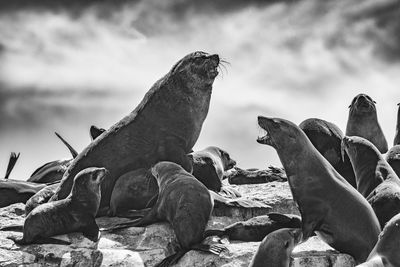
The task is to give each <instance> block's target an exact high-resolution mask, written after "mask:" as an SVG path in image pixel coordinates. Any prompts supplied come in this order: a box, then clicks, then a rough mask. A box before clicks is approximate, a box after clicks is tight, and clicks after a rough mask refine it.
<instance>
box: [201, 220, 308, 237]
mask: <svg viewBox="0 0 400 267" xmlns="http://www.w3.org/2000/svg"><path fill="white" fill-rule="evenodd" d="M300 227H301V218H300V216H298V215H293V214H287V215H286V214H280V213H269V214H267V215H261V216H256V217H253V218H251V219H249V220H247V221H242V222H236V223H234V224H231V225H229V226H227V227H225V228H223V229H221V230H217V229H208V230H206V231H205V232H204V236H205V237H208V236H212V235H216V236H219V237H222V236H228V238H229V239H230V240H242V241H245V242H259V241H261V240H263V239H264V237H266V236H267V235H268V234H269V233H271V232H273V231H275V230H278V229H281V228H300Z"/></svg>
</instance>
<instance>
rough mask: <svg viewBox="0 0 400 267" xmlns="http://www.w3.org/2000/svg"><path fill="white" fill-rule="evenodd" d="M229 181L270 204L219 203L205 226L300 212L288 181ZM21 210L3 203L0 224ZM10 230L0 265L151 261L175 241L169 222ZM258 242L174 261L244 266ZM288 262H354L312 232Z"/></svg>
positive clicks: (19, 218) (0, 244)
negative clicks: (19, 238)
mask: <svg viewBox="0 0 400 267" xmlns="http://www.w3.org/2000/svg"><path fill="white" fill-rule="evenodd" d="M233 187H234V188H235V189H237V190H238V191H239V192H240V193H241V194H242V195H243V196H244V198H246V199H249V200H253V201H259V202H261V203H264V204H266V205H268V208H263V209H254V208H251V207H250V208H247V209H244V208H236V207H220V208H219V209H220V210H218V209H216V210H214V212H213V216H212V218H211V219H210V221H209V223H208V227H210V228H211V227H212V228H223V227H225V226H227V225H229V224H231V223H234V222H237V221H239V220H243V219H249V218H251V217H252V216H256V215H261V214H266V213H268V212H270V211H277V212H282V213H295V214H299V213H298V211H297V209H296V206H295V203H294V202H293V200H292V198H291V193H290V190H289V187H288V184H287V183H286V182H272V183H266V184H258V185H234V186H233ZM217 215H218V216H217ZM221 215H229V216H221ZM24 216H25V215H24V204H14V205H11V206H8V207H5V208H2V209H0V226H5V225H10V224H23V220H24ZM96 221H97V223H98V225H99V227H100V228H101V227H108V226H111V225H114V224H117V223H121V222H124V221H127V219H124V218H108V217H102V218H97V219H96ZM10 235H21V233H18V232H5V231H0V266H21V265H30V266H32V265H33V266H138V267H142V266H143V267H145V266H154V265H155V264H156V263H158V262H160V261H161V260H162V259H164V258H165V257H166V256H167V255H170V254H172V253H173V252H174V251H175V250H176V245H177V241H176V239H175V235H174V233H173V230H172V228H171V227H170V225H169V224H168V223H157V224H153V225H150V226H148V227H131V228H127V229H122V230H119V231H115V232H114V233H107V232H103V233H102V235H101V238H100V241H99V242H98V243H97V244H96V243H93V242H91V241H89V240H88V239H86V238H85V237H83V236H82V234H80V233H71V234H67V235H61V236H58V237H57V238H60V239H63V240H68V241H70V242H71V243H73V244H72V245H70V246H64V245H50V244H46V245H29V246H18V245H15V244H14V242H13V241H11V240H9V239H7V236H10ZM214 240H216V239H215V237H214ZM208 241H209V240H208ZM223 241H225V242H227V240H223ZM258 245H259V242H236V241H235V242H233V241H232V242H231V243H229V241H228V242H227V244H226V246H227V248H228V249H229V252H224V253H223V254H221V256H220V257H218V256H216V255H213V254H209V253H204V252H199V251H189V252H188V253H187V254H186V255H185V256H184V257H183V258H182V259H181V260H180V261H179V262H178V264H177V265H176V266H224V267H228V266H230V267H236V266H248V264H249V262H250V260H251V258H252V256H253V254H254V253H255V251H256V250H257V248H258ZM291 266H296V267H299V266H323V267H325V266H327V267H328V266H354V262H353V261H352V258H351V257H350V256H348V255H345V254H340V253H338V252H336V251H334V250H333V249H332V248H330V247H329V246H327V245H326V244H324V243H323V242H322V241H320V240H318V238H316V237H314V238H311V239H310V240H309V241H307V242H306V243H304V244H301V245H300V246H298V247H296V248H295V250H294V252H293V260H292V265H291Z"/></svg>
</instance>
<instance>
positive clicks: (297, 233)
mask: <svg viewBox="0 0 400 267" xmlns="http://www.w3.org/2000/svg"><path fill="white" fill-rule="evenodd" d="M301 236H302V232H301V229H292V228H283V229H279V230H276V231H274V232H272V233H270V234H268V235H267V236H266V237H265V238H264V239H263V241H262V242H261V244H260V246H259V247H258V250H257V252H256V254H254V256H253V259H252V260H251V263H250V265H249V267H265V266H274V267H289V265H290V255H291V254H292V251H293V249H294V247H295V246H296V245H297V244H298V243H299V242H300V240H301Z"/></svg>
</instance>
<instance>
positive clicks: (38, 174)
mask: <svg viewBox="0 0 400 267" xmlns="http://www.w3.org/2000/svg"><path fill="white" fill-rule="evenodd" d="M55 134H56V136H57V137H58V138H59V139H60V140H61V141H62V142H63V143H64V145H66V146H67V148H68V150H69V151H70V153H71V155H72V159H61V160H54V161H51V162H48V163H46V164H44V165H42V166H40V167H39V168H37V169H36V170H35V171H34V172H33V173H32V175H31V177H29V178H28V180H27V181H28V182H33V183H54V182H57V181H60V180H61V178H62V177H63V175H64V173H65V171H66V170H67V169H68V167H69V165H71V163H72V161H73V159H74V158H76V156H77V155H78V152H76V150H75V149H74V148H73V147H72V146H71V145H70V144H69V143H68V142H67V141H65V139H64V138H62V137H61V136H60V135H59V134H58V133H55Z"/></svg>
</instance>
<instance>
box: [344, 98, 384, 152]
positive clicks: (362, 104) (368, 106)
mask: <svg viewBox="0 0 400 267" xmlns="http://www.w3.org/2000/svg"><path fill="white" fill-rule="evenodd" d="M349 108H350V111H349V118H348V120H347V126H346V136H360V137H364V138H365V139H367V140H369V141H370V142H371V143H373V144H374V145H375V146H376V147H377V148H378V150H379V151H380V152H381V153H386V152H387V151H388V145H387V141H386V138H385V135H384V134H383V131H382V129H381V126H380V125H379V122H378V116H377V112H376V107H375V101H373V100H372V98H371V97H370V96H368V95H366V94H359V95H357V96H356V97H354V99H353V101H352V102H351V105H350V106H349Z"/></svg>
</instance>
